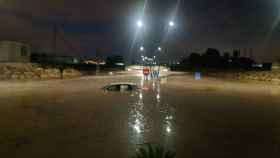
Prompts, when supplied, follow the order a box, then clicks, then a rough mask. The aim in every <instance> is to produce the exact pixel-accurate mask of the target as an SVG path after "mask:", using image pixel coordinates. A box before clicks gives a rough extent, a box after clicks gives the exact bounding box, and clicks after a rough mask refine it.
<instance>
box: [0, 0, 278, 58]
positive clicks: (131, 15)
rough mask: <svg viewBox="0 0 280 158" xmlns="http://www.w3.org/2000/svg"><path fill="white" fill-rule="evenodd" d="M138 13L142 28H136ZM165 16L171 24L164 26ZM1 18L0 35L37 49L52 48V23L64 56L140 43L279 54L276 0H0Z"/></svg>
mask: <svg viewBox="0 0 280 158" xmlns="http://www.w3.org/2000/svg"><path fill="white" fill-rule="evenodd" d="M145 4H146V5H145ZM144 6H145V9H143V8H144ZM143 13H144V14H143ZM141 17H142V19H143V21H144V23H145V27H144V28H143V29H142V30H141V31H137V28H136V25H135V23H136V21H137V20H138V19H139V18H141ZM170 19H173V20H174V21H175V23H176V27H175V28H173V29H169V30H168V29H166V27H165V26H166V24H167V23H168V21H169V20H170ZM0 20H1V22H2V23H1V25H0V34H1V36H0V40H17V41H22V42H27V43H30V44H32V46H33V51H37V52H51V49H52V28H53V26H54V24H57V26H58V28H59V29H58V30H59V33H58V50H59V51H58V52H59V54H64V55H75V56H81V57H84V56H94V55H95V50H96V48H99V49H100V52H101V53H102V55H103V56H107V55H124V56H126V57H127V58H129V59H133V58H134V57H135V55H134V54H135V53H137V50H136V49H137V47H138V46H140V45H143V46H145V48H146V49H147V55H154V54H155V53H156V52H155V49H156V48H157V47H158V46H159V45H160V46H162V47H163V48H164V50H165V52H164V53H165V57H166V58H170V59H176V58H180V57H181V56H187V55H188V54H189V53H190V52H192V51H196V52H203V50H204V49H205V48H208V47H212V48H213V47H214V48H219V49H220V50H221V51H224V50H229V49H231V48H254V57H255V58H256V59H258V60H262V61H270V60H276V59H277V58H280V53H279V52H280V45H279V42H280V26H279V25H280V24H279V25H278V22H279V21H280V1H279V0H148V1H146V2H145V1H144V0H79V1H78V0H44V1H43V0H0ZM137 32H138V33H137Z"/></svg>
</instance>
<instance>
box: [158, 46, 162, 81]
mask: <svg viewBox="0 0 280 158" xmlns="http://www.w3.org/2000/svg"><path fill="white" fill-rule="evenodd" d="M158 52H159V55H158V74H157V75H158V77H159V75H160V53H161V52H162V48H161V47H158Z"/></svg>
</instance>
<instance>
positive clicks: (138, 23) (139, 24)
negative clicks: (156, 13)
mask: <svg viewBox="0 0 280 158" xmlns="http://www.w3.org/2000/svg"><path fill="white" fill-rule="evenodd" d="M136 24H137V26H138V27H139V28H141V27H143V22H142V21H141V20H138V21H137V23H136Z"/></svg>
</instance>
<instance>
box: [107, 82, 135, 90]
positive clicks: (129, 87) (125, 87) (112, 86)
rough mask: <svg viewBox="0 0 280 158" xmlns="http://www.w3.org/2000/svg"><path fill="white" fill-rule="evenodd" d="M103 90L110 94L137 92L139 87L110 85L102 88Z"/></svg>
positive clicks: (129, 84) (119, 84)
mask: <svg viewBox="0 0 280 158" xmlns="http://www.w3.org/2000/svg"><path fill="white" fill-rule="evenodd" d="M103 90H105V91H112V92H132V91H137V90H139V87H138V86H137V85H136V84H134V83H111V84H109V85H107V86H105V87H103Z"/></svg>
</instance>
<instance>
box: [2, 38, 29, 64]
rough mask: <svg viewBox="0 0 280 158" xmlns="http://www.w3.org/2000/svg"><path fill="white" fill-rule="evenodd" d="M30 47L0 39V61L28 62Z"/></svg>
mask: <svg viewBox="0 0 280 158" xmlns="http://www.w3.org/2000/svg"><path fill="white" fill-rule="evenodd" d="M30 54H31V47H30V46H29V45H27V44H24V43H20V42H14V41H0V62H29V61H30Z"/></svg>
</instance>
